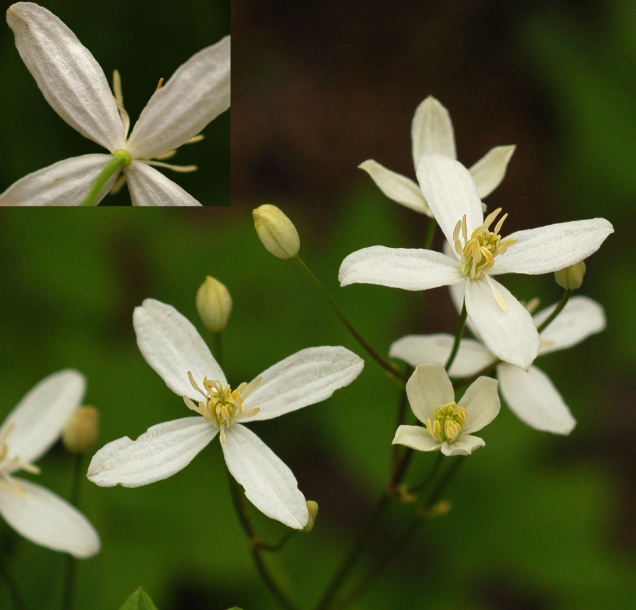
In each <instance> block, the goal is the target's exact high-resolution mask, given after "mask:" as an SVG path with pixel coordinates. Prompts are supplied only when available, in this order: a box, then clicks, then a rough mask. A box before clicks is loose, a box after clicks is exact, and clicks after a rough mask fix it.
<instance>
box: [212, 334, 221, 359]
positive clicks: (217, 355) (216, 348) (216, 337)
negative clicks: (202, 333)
mask: <svg viewBox="0 0 636 610" xmlns="http://www.w3.org/2000/svg"><path fill="white" fill-rule="evenodd" d="M212 345H213V347H212V353H213V354H214V359H215V360H216V361H217V362H218V363H219V366H220V367H223V339H222V337H221V333H220V332H219V333H212Z"/></svg>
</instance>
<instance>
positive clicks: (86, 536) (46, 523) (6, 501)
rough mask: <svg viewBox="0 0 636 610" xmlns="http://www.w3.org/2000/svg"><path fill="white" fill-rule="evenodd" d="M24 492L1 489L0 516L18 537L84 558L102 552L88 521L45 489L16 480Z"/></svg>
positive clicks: (96, 536)
mask: <svg viewBox="0 0 636 610" xmlns="http://www.w3.org/2000/svg"><path fill="white" fill-rule="evenodd" d="M16 481H18V482H19V484H20V485H21V486H22V488H23V490H24V493H22V494H16V493H11V492H8V491H6V490H5V489H0V514H2V516H3V517H4V519H5V520H6V521H7V523H9V525H10V526H11V527H12V528H13V529H14V530H15V531H16V532H18V533H19V534H21V535H22V536H24V537H25V538H28V539H29V540H31V541H32V542H35V543H36V544H39V545H40V546H44V547H47V548H49V549H53V550H54V551H64V552H66V553H70V554H71V555H73V556H74V557H78V558H81V559H84V558H86V557H91V556H92V555H95V553H97V552H98V551H99V549H100V542H99V535H98V534H97V532H96V531H95V528H94V527H93V526H92V525H91V524H90V522H89V521H88V519H86V517H85V516H84V515H82V513H80V512H79V511H78V510H77V509H75V508H74V507H73V506H71V505H70V504H69V503H68V502H66V501H65V500H63V499H62V498H60V497H59V496H56V495H55V494H54V493H52V492H50V491H49V490H48V489H45V488H44V487H40V486H39V485H34V484H33V483H30V482H29V481H25V480H23V479H16Z"/></svg>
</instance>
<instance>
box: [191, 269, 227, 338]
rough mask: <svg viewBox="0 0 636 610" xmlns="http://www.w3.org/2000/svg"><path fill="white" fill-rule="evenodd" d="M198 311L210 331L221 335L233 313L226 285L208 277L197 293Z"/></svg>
mask: <svg viewBox="0 0 636 610" xmlns="http://www.w3.org/2000/svg"><path fill="white" fill-rule="evenodd" d="M197 311H198V312H199V316H201V320H202V321H203V324H205V326H206V328H207V329H208V330H211V331H212V332H213V333H220V332H221V331H222V330H223V329H224V328H225V326H226V324H227V321H228V319H229V317H230V313H231V312H232V297H231V296H230V293H229V292H228V289H227V288H226V287H225V284H222V283H221V282H219V280H217V279H215V278H213V277H211V276H209V275H208V277H206V278H205V282H203V284H201V287H200V288H199V290H198V291H197Z"/></svg>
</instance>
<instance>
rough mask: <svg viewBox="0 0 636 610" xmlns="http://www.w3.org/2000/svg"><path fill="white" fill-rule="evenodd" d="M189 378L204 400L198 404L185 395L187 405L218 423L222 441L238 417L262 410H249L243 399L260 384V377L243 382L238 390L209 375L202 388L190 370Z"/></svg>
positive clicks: (254, 408) (256, 408)
mask: <svg viewBox="0 0 636 610" xmlns="http://www.w3.org/2000/svg"><path fill="white" fill-rule="evenodd" d="M188 378H189V379H190V383H191V384H192V387H193V388H194V389H195V390H196V391H197V392H199V393H200V394H201V395H202V396H203V398H204V400H201V401H199V404H198V406H197V405H195V404H194V403H193V402H192V401H191V400H190V399H189V398H188V397H187V396H184V397H183V399H184V400H185V403H186V405H187V406H188V407H190V408H191V409H192V410H193V411H197V412H198V413H200V414H201V415H203V417H205V419H207V420H209V421H212V422H214V423H215V424H216V426H217V427H218V428H219V432H220V437H221V442H222V443H225V441H226V436H225V431H226V430H227V429H228V428H229V427H230V426H231V425H232V424H233V423H234V422H235V420H236V419H242V418H244V417H251V416H253V415H256V414H257V413H258V412H259V411H260V409H259V408H258V407H251V408H249V409H247V410H246V409H244V408H243V401H244V400H245V399H246V398H247V397H248V396H249V395H250V394H251V393H252V392H253V391H254V390H255V389H256V388H257V387H258V386H259V385H260V382H261V378H260V377H257V378H256V379H255V380H254V381H252V382H251V383H249V384H247V383H245V382H243V383H242V384H241V385H239V386H238V388H236V390H232V388H231V387H230V386H229V385H227V384H224V383H223V382H221V381H216V380H210V379H208V378H207V377H204V378H203V389H201V388H200V387H199V386H198V384H197V383H196V381H195V380H194V377H193V376H192V373H191V372H190V371H188Z"/></svg>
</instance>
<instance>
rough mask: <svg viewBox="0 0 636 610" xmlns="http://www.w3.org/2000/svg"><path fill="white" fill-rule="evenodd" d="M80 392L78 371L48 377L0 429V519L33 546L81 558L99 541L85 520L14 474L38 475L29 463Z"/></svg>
mask: <svg viewBox="0 0 636 610" xmlns="http://www.w3.org/2000/svg"><path fill="white" fill-rule="evenodd" d="M85 389H86V381H85V379H84V377H83V376H82V375H81V374H80V373H78V372H77V371H72V370H66V371H60V372H59V373H55V374H53V375H49V376H48V377H46V378H45V379H43V380H42V381H41V382H40V383H38V384H37V385H36V386H35V387H34V388H33V389H32V390H31V391H30V392H29V393H28V394H27V395H26V396H25V397H24V398H23V399H22V400H21V401H20V403H19V404H18V406H17V407H15V409H13V411H12V412H11V413H10V414H9V415H8V417H7V419H6V420H5V422H4V424H3V425H2V427H0V515H2V517H3V518H4V520H5V521H6V522H7V523H8V524H9V525H10V526H11V527H13V529H14V530H16V531H17V532H18V533H20V534H22V536H24V537H25V538H28V539H29V540H31V541H32V542H35V543H36V544H39V545H41V546H44V547H47V548H49V549H53V550H56V551H64V552H66V553H70V554H71V555H74V556H75V557H81V558H85V557H90V556H91V555H94V554H95V553H97V552H98V551H99V548H100V542H99V536H98V535H97V532H96V531H95V529H94V528H93V526H92V525H91V524H90V523H89V522H88V520H87V519H86V517H84V515H82V514H81V513H80V512H79V511H77V509H75V508H74V507H73V506H71V505H70V504H68V503H67V502H66V501H65V500H63V499H62V498H60V497H59V496H56V495H55V494H54V493H52V492H50V491H49V490H48V489H45V488H44V487H41V486H40V485H36V484H35V483H31V482H29V481H26V480H24V479H20V478H18V477H16V476H14V473H15V472H17V471H18V470H25V471H27V472H32V473H39V472H40V469H39V468H38V467H37V466H35V465H34V464H33V462H35V461H36V460H37V459H38V458H40V457H41V456H42V455H43V454H44V453H45V452H46V451H47V450H48V449H49V448H50V447H51V445H52V444H53V443H54V442H55V441H56V440H57V439H58V438H59V437H60V436H61V434H62V432H63V430H64V427H65V426H66V423H67V422H68V420H69V419H70V417H71V415H73V412H74V411H75V410H76V409H77V408H78V407H79V406H80V402H81V400H82V398H83V396H84V391H85Z"/></svg>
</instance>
